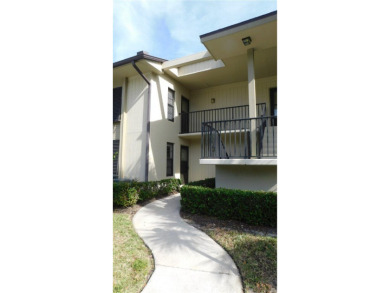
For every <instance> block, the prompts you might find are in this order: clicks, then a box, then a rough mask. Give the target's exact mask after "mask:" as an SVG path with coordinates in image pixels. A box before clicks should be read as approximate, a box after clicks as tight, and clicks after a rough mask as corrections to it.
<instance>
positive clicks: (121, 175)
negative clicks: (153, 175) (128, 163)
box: [118, 77, 129, 179]
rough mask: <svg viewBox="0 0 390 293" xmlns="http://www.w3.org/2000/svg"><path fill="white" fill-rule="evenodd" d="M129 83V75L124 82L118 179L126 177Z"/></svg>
mask: <svg viewBox="0 0 390 293" xmlns="http://www.w3.org/2000/svg"><path fill="white" fill-rule="evenodd" d="M128 83H129V81H128V79H127V77H125V79H124V81H123V84H122V102H121V122H120V132H119V155H118V179H124V176H125V174H124V168H123V166H124V160H125V154H124V150H125V133H126V132H125V131H126V124H127V121H126V120H127V117H126V116H127V115H126V108H127V107H126V106H127V102H126V101H127V84H128Z"/></svg>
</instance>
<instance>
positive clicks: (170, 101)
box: [168, 89, 175, 121]
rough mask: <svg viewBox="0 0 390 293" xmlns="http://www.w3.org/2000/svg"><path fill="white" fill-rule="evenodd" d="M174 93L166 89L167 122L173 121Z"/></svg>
mask: <svg viewBox="0 0 390 293" xmlns="http://www.w3.org/2000/svg"><path fill="white" fill-rule="evenodd" d="M174 103H175V92H174V91H173V90H171V89H168V120H169V121H173V117H174V114H175V107H174Z"/></svg>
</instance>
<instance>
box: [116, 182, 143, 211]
mask: <svg viewBox="0 0 390 293" xmlns="http://www.w3.org/2000/svg"><path fill="white" fill-rule="evenodd" d="M138 198H139V197H138V192H137V190H136V189H135V188H134V187H132V186H131V184H130V183H129V182H114V184H113V203H114V206H115V207H131V206H133V205H135V204H136V202H137V201H138Z"/></svg>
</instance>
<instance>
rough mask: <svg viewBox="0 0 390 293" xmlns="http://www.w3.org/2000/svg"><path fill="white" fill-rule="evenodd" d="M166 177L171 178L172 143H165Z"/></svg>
mask: <svg viewBox="0 0 390 293" xmlns="http://www.w3.org/2000/svg"><path fill="white" fill-rule="evenodd" d="M167 176H173V143H170V142H168V143H167Z"/></svg>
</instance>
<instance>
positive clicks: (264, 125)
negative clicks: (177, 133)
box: [201, 116, 277, 164]
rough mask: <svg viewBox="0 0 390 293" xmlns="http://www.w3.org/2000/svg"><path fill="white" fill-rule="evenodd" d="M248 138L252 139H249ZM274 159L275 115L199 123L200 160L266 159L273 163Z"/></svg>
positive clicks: (275, 144) (275, 150)
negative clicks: (200, 128) (200, 124)
mask: <svg viewBox="0 0 390 293" xmlns="http://www.w3.org/2000/svg"><path fill="white" fill-rule="evenodd" d="M252 137H253V138H255V139H256V141H252V140H251V138H252ZM276 158H277V118H276V117H275V116H268V117H267V116H262V117H257V118H243V119H230V120H220V121H207V122H203V123H202V131H201V159H219V160H220V159H230V160H231V159H270V160H268V162H269V164H276V163H275V162H276V160H275V159H276ZM264 162H266V161H264V160H263V161H262V162H261V164H264ZM249 163H250V162H244V164H249ZM266 164H267V163H266Z"/></svg>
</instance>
